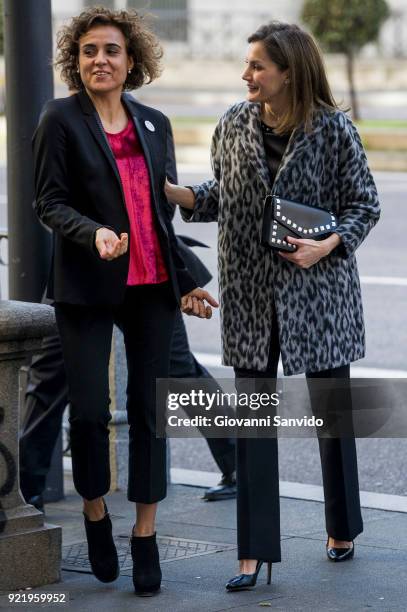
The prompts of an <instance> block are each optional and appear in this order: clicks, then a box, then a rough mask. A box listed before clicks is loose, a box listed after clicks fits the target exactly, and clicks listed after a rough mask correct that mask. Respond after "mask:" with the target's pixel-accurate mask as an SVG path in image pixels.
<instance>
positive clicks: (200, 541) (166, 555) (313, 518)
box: [0, 485, 407, 612]
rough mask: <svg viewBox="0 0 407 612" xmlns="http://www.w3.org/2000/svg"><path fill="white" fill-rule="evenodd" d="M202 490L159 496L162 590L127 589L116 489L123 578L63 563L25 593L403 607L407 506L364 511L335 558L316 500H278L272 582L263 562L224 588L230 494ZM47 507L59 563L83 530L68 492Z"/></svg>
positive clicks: (73, 603) (199, 605)
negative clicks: (344, 554)
mask: <svg viewBox="0 0 407 612" xmlns="http://www.w3.org/2000/svg"><path fill="white" fill-rule="evenodd" d="M202 492H203V489H202V488H198V487H189V486H183V485H171V486H170V488H169V494H168V497H167V499H166V500H165V501H164V502H162V503H161V504H160V509H159V516H158V528H157V532H158V535H159V536H160V545H161V557H162V559H163V562H162V570H163V585H162V591H161V594H160V595H157V596H156V597H153V598H146V599H142V598H138V597H135V595H134V594H133V591H132V580H131V569H130V564H129V562H130V563H131V559H130V557H129V556H127V546H128V534H129V533H130V529H131V526H132V523H133V515H132V512H133V510H132V506H131V504H129V503H128V502H127V500H126V498H125V495H124V494H123V493H114V494H112V495H110V496H109V497H108V500H107V501H108V506H109V510H110V512H111V514H112V519H113V524H114V533H115V536H116V537H117V541H118V542H119V550H120V553H121V560H122V572H121V576H120V578H119V579H118V580H117V581H116V582H114V583H111V584H107V585H106V584H102V583H100V582H98V581H97V580H96V579H95V578H94V577H93V576H92V575H91V574H88V573H78V572H77V571H66V570H63V571H62V582H61V583H59V584H55V585H50V586H47V587H44V588H41V589H34V590H33V591H31V592H48V593H49V592H54V593H58V592H62V591H64V592H67V593H69V599H70V602H69V609H70V610H78V611H79V610H80V611H81V612H87V611H89V612H94V611H95V610H98V611H102V610H112V611H114V612H116V611H117V612H119V611H120V612H122V611H123V612H124V611H125V610H133V609H137V610H140V611H141V612H142V611H143V610H149V611H150V612H152V611H154V612H156V611H157V612H159V611H165V612H169V611H171V612H184V611H185V612H194V611H198V610H199V611H201V610H205V611H211V612H215V611H221V610H244V611H248V610H257V609H261V608H262V607H270V608H271V609H273V610H284V611H290V612H291V611H297V610H298V611H300V610H301V612H303V611H304V612H305V611H308V610H313V611H315V610H332V611H333V610H338V611H339V610H340V611H342V610H344V609H346V610H352V611H354V610H355V611H356V610H382V611H386V612H389V611H392V612H393V611H398V610H400V611H403V612H405V610H406V608H407V514H406V513H401V512H388V511H384V510H373V509H364V511H363V517H364V522H365V531H364V533H363V534H362V535H361V536H360V537H359V538H358V540H357V542H356V548H355V558H354V559H353V561H350V562H347V563H343V564H334V563H331V562H329V561H328V560H327V559H326V557H325V552H324V546H325V537H326V536H325V531H324V528H323V525H324V507H323V504H322V503H320V502H315V501H304V500H298V499H289V498H282V499H281V522H282V525H281V527H282V534H283V535H282V558H283V560H282V563H279V564H276V565H275V566H273V574H272V584H271V586H270V587H269V586H267V584H266V571H265V569H264V568H262V571H261V574H260V576H259V581H258V584H257V587H256V589H255V590H254V591H246V592H242V593H227V592H226V591H225V589H224V583H225V582H226V580H227V579H228V578H230V577H231V576H232V575H234V574H235V573H236V569H237V563H236V548H235V542H236V519H235V502H234V500H228V501H223V502H212V503H207V502H203V501H202V500H201V495H202ZM46 511H47V520H48V522H50V523H54V524H58V525H62V526H63V544H64V549H63V550H64V556H65V564H66V563H67V562H69V561H70V562H71V563H75V562H78V561H80V560H81V559H80V552H81V551H80V543H82V542H83V541H84V540H85V534H84V529H83V521H82V514H81V504H80V500H79V498H78V497H77V495H75V494H69V495H67V497H66V499H65V500H63V501H60V502H57V503H54V504H49V505H47V507H46ZM270 528H272V525H270ZM120 536H123V537H120ZM78 544H79V546H78ZM65 547H66V548H65ZM82 552H83V547H82ZM68 553H69V554H68ZM78 554H79V557H78ZM174 555H175V558H174ZM75 557H76V558H75ZM65 567H66V565H65ZM126 568H127V569H126ZM73 569H75V568H73ZM76 569H81V568H80V567H79V568H76ZM82 569H86V568H82ZM2 607H3V608H6V609H8V610H11V609H14V610H15V609H25V610H26V609H27V607H28V608H30V607H31V606H27V605H26V606H24V608H23V607H21V608H18V607H14V606H13V607H11V606H10V605H9V604H8V603H7V601H5V599H4V598H3V597H0V608H2ZM44 607H45V606H44ZM47 607H53V608H57V609H58V608H61V607H62V606H60V605H55V604H54V605H52V606H47Z"/></svg>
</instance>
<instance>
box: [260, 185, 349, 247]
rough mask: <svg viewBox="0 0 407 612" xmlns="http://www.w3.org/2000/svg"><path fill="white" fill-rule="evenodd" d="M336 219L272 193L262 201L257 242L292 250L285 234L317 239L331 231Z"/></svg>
mask: <svg viewBox="0 0 407 612" xmlns="http://www.w3.org/2000/svg"><path fill="white" fill-rule="evenodd" d="M337 225H338V220H337V218H336V217H335V215H334V214H333V213H332V212H330V211H329V210H325V209H324V208H319V207H317V206H309V205H308V204H299V203H298V202H291V201H290V200H285V199H284V198H282V197H280V196H276V195H268V196H267V197H266V199H265V200H264V212H263V226H262V233H261V243H262V244H263V245H264V246H267V247H271V248H272V249H278V250H279V251H290V252H293V251H296V250H297V247H296V246H295V245H294V244H289V243H288V242H287V240H286V238H287V236H292V237H293V238H311V239H313V240H321V239H322V238H326V237H327V236H329V234H331V233H332V232H334V231H335V227H336V226H337Z"/></svg>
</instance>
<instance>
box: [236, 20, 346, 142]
mask: <svg viewBox="0 0 407 612" xmlns="http://www.w3.org/2000/svg"><path fill="white" fill-rule="evenodd" d="M247 41H248V42H249V43H254V42H262V43H263V45H264V48H265V50H266V52H267V55H268V56H269V58H270V59H271V60H272V61H273V62H274V63H275V64H277V66H278V67H279V69H280V70H281V71H283V70H287V69H288V71H289V83H288V84H287V87H289V94H290V95H289V107H288V108H287V110H286V112H285V113H284V115H283V116H282V117H281V119H280V121H279V125H278V127H277V128H276V130H275V131H276V132H277V133H279V134H283V133H286V132H289V131H291V130H292V129H294V128H295V127H297V126H298V125H300V124H303V125H304V128H305V130H306V131H308V132H309V131H311V130H312V120H313V117H314V114H315V111H316V110H318V109H319V108H321V107H322V108H327V109H331V110H336V109H338V105H337V103H336V102H335V100H334V97H333V95H332V92H331V88H330V87H329V83H328V79H327V76H326V71H325V66H324V62H323V59H322V54H321V51H320V50H319V47H318V45H317V43H316V42H315V40H314V39H313V37H312V36H311V35H310V34H308V32H305V31H304V30H302V29H301V28H300V27H298V26H297V25H294V24H293V25H291V24H288V23H280V22H278V21H271V22H270V23H267V24H264V25H262V26H260V27H259V28H258V29H257V30H256V32H254V33H253V34H251V35H250V36H249V38H248V39H247Z"/></svg>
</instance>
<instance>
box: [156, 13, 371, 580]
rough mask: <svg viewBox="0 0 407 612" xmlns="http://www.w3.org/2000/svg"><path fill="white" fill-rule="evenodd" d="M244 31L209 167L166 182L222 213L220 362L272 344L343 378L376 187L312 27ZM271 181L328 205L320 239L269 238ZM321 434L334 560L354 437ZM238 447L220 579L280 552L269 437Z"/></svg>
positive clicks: (351, 502)
mask: <svg viewBox="0 0 407 612" xmlns="http://www.w3.org/2000/svg"><path fill="white" fill-rule="evenodd" d="M249 43H250V44H249V52H248V57H247V64H248V66H247V68H246V70H245V72H244V74H243V77H242V78H243V79H244V80H245V81H246V82H247V85H248V90H249V91H248V96H247V98H248V99H247V101H245V102H241V103H238V104H235V105H234V106H232V107H231V108H230V109H229V110H228V111H227V112H226V113H225V114H224V116H223V117H222V118H221V119H220V121H219V123H218V125H217V127H216V130H215V133H214V136H213V141H212V149H211V155H212V165H213V173H214V178H213V179H212V180H208V181H206V182H204V183H202V184H200V185H196V186H193V187H190V188H185V187H179V186H171V185H170V184H167V187H166V191H167V196H168V198H169V199H171V200H172V201H174V202H177V203H178V204H180V205H181V206H182V208H181V214H182V216H183V218H184V219H185V220H187V221H195V222H208V221H217V222H218V228H219V234H218V249H219V251H218V262H219V292H220V303H221V322H222V349H223V363H224V364H225V365H230V366H233V367H234V369H235V373H236V377H237V378H238V379H239V378H242V377H246V378H247V377H253V378H262V377H267V376H268V377H272V376H275V375H276V372H277V364H278V358H279V354H281V358H282V364H283V368H284V373H285V374H286V375H292V374H299V373H302V372H305V373H306V375H307V376H308V377H309V378H315V377H318V378H320V377H324V378H326V377H329V378H335V377H336V378H348V377H349V364H350V363H351V362H352V361H355V360H356V359H360V358H362V357H363V356H364V354H365V334H364V324H363V310H362V299H361V291H360V283H359V276H358V270H357V265H356V259H355V251H356V249H357V247H358V246H359V245H360V244H361V242H362V241H363V240H364V239H365V238H366V236H367V235H368V233H369V231H370V230H371V229H372V227H373V226H374V225H375V223H376V222H377V220H378V219H379V212H380V211H379V202H378V196H377V191H376V187H375V184H374V181H373V178H372V175H371V173H370V171H369V168H368V164H367V160H366V155H365V153H364V150H363V147H362V144H361V140H360V137H359V135H358V132H357V130H356V128H355V126H354V125H353V123H352V121H351V120H350V119H349V117H348V116H347V115H346V114H345V113H344V112H342V111H341V110H339V109H338V107H337V105H336V104H335V102H334V100H333V98H332V95H331V92H330V89H329V85H328V83H327V80H326V75H325V71H324V67H323V62H322V58H321V55H320V52H319V50H318V48H317V46H316V44H315V42H314V40H313V39H312V37H311V36H310V35H309V34H307V33H305V32H304V31H302V30H301V29H300V28H298V27H297V26H289V25H287V24H279V23H276V22H273V23H271V24H268V25H266V26H262V27H260V28H259V29H258V30H257V32H256V33H255V34H253V35H252V36H251V37H250V38H249ZM270 128H274V132H273V134H272V136H271V138H272V140H271V141H270V140H267V139H268V136H267V132H270ZM265 134H266V135H265ZM284 138H285V139H286V140H284ZM270 143H271V144H270ZM279 151H280V156H279ZM277 162H280V165H279V167H278V169H277V166H278V163H277ZM270 193H273V194H276V195H280V196H281V197H284V198H286V199H288V200H292V201H295V202H303V203H307V204H310V205H315V206H318V207H321V208H326V209H327V210H331V211H333V212H334V213H335V214H336V215H337V217H338V220H339V222H338V226H337V227H336V229H335V232H334V233H333V234H331V235H330V236H329V237H328V238H326V239H325V240H321V241H316V240H310V239H306V240H305V239H303V240H295V239H288V240H289V241H290V242H292V243H293V244H295V245H296V246H297V249H296V252H295V253H282V252H277V251H275V250H269V249H267V248H265V247H264V246H262V244H261V240H260V237H261V226H262V216H263V202H264V198H265V196H266V195H267V194H270ZM191 209H192V210H191ZM194 308H195V311H196V310H197V305H191V310H192V309H194ZM313 408H315V407H314V406H313ZM319 445H320V453H321V462H322V470H323V481H324V491H325V502H326V526H327V532H328V536H329V540H328V546H327V553H328V558H330V559H331V560H335V561H342V560H345V559H350V558H351V557H352V556H353V551H354V545H353V539H354V538H355V537H356V536H357V535H358V534H359V533H360V532H361V531H362V529H363V526H362V518H361V513H360V503H359V489H358V476H357V460H356V450H355V443H354V439H353V438H336V439H327V438H325V439H323V438H320V439H319ZM237 453H238V456H237V461H238V468H237V477H238V544H239V547H238V548H239V550H238V556H239V559H240V560H241V571H242V572H243V573H242V574H240V575H239V576H237V577H235V578H233V579H232V580H231V581H229V583H228V584H227V588H228V589H229V590H237V589H242V588H246V587H247V586H248V584H249V583H250V584H252V583H253V581H254V583H255V581H256V577H257V573H256V571H255V570H256V568H258V564H256V561H259V560H263V561H279V560H280V539H279V511H278V461H277V442H276V440H275V439H268V440H253V439H239V440H238V443H237ZM265 466H267V471H268V473H269V474H271V475H270V477H269V478H265ZM248 575H250V576H251V578H247V576H248ZM250 584H249V586H250Z"/></svg>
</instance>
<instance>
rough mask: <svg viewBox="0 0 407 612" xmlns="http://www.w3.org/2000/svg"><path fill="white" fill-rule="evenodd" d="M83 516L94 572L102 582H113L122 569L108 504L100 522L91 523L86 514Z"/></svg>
mask: <svg viewBox="0 0 407 612" xmlns="http://www.w3.org/2000/svg"><path fill="white" fill-rule="evenodd" d="M83 516H84V517H85V531H86V538H87V540H88V556H89V562H90V565H91V568H92V571H93V573H94V575H95V576H96V578H97V579H98V580H100V581H101V582H113V580H116V578H117V577H118V576H119V573H120V568H119V559H118V557H117V550H116V546H115V543H114V541H113V536H112V521H111V520H110V516H109V513H108V511H107V508H106V504H105V516H104V517H103V518H102V519H100V520H99V521H90V520H89V519H88V517H87V516H86V514H85V513H83Z"/></svg>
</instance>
